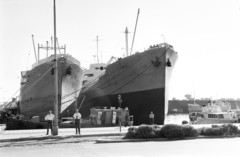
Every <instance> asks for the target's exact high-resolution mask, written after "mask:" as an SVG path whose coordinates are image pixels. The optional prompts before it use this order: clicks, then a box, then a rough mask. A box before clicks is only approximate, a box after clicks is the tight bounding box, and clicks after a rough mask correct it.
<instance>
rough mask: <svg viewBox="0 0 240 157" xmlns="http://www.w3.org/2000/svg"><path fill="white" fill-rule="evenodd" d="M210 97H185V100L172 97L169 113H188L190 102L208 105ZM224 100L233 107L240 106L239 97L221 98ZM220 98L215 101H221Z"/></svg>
mask: <svg viewBox="0 0 240 157" xmlns="http://www.w3.org/2000/svg"><path fill="white" fill-rule="evenodd" d="M209 100H210V98H201V99H183V100H178V99H172V100H169V110H168V113H169V114H173V113H182V114H188V113H189V109H188V104H198V105H201V106H206V105H208V103H209ZM219 100H221V101H222V102H225V103H229V104H230V106H231V109H237V108H240V100H239V99H236V100H235V99H227V98H221V99H219ZM219 100H214V101H213V103H214V102H216V101H219Z"/></svg>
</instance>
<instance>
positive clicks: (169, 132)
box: [160, 124, 184, 138]
mask: <svg viewBox="0 0 240 157" xmlns="http://www.w3.org/2000/svg"><path fill="white" fill-rule="evenodd" d="M160 134H161V135H162V137H165V138H183V137H184V132H183V129H182V127H181V126H180V125H176V124H167V125H164V126H163V127H162V128H161V133H160Z"/></svg>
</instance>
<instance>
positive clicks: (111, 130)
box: [0, 123, 240, 142]
mask: <svg viewBox="0 0 240 157" xmlns="http://www.w3.org/2000/svg"><path fill="white" fill-rule="evenodd" d="M234 125H236V126H238V128H240V125H239V123H235V124H234ZM192 126H193V127H194V128H196V129H197V128H202V127H211V126H212V125H211V124H205V125H192ZM135 127H138V126H135ZM128 128H129V127H124V126H122V127H121V132H120V127H119V126H114V127H96V128H81V135H76V134H75V128H59V129H58V135H54V136H53V135H46V132H47V129H34V130H4V129H5V126H4V125H0V142H14V141H26V140H44V139H64V138H72V137H93V136H124V135H125V134H126V133H127V131H128Z"/></svg>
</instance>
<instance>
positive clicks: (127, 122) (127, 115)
mask: <svg viewBox="0 0 240 157" xmlns="http://www.w3.org/2000/svg"><path fill="white" fill-rule="evenodd" d="M129 118H130V117H129V113H128V112H126V115H125V127H127V126H129V121H130V119H129Z"/></svg>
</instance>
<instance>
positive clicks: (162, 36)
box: [161, 34, 165, 43]
mask: <svg viewBox="0 0 240 157" xmlns="http://www.w3.org/2000/svg"><path fill="white" fill-rule="evenodd" d="M161 36H162V37H163V42H164V43H165V36H164V35H163V34H162V35H161Z"/></svg>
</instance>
